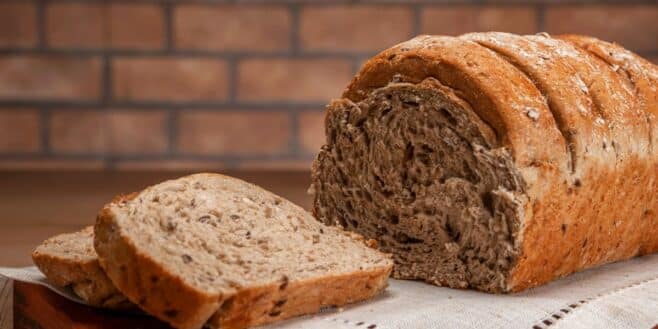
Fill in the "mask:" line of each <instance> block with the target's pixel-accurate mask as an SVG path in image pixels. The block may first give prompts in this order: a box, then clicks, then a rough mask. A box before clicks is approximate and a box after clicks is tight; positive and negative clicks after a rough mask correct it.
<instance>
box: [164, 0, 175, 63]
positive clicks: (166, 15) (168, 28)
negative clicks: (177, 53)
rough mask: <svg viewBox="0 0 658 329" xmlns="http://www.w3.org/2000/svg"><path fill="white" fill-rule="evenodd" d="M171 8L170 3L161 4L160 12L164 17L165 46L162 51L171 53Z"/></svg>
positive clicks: (172, 25)
mask: <svg viewBox="0 0 658 329" xmlns="http://www.w3.org/2000/svg"><path fill="white" fill-rule="evenodd" d="M173 6H174V4H173V3H171V2H164V3H163V4H162V11H163V16H164V26H165V30H164V34H165V35H164V37H165V40H164V41H165V44H164V49H165V50H166V51H171V50H173V49H174V48H175V45H174V22H173Z"/></svg>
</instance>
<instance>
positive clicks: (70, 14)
mask: <svg viewBox="0 0 658 329" xmlns="http://www.w3.org/2000/svg"><path fill="white" fill-rule="evenodd" d="M106 15H107V13H106V10H105V7H104V6H103V5H101V4H90V3H76V2H70V3H69V2H66V3H53V4H50V5H48V6H47V7H46V40H47V42H48V44H49V45H50V46H54V47H93V48H95V47H102V46H104V45H105V40H106V36H107V35H106V33H105V29H104V20H105V17H106Z"/></svg>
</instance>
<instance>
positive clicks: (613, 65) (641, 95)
mask: <svg viewBox="0 0 658 329" xmlns="http://www.w3.org/2000/svg"><path fill="white" fill-rule="evenodd" d="M557 38H559V39H562V40H566V41H568V42H571V43H572V44H574V45H576V46H577V47H579V48H581V49H583V50H585V51H587V52H589V53H590V54H592V55H593V56H596V57H598V58H599V59H601V60H602V61H604V62H605V63H607V64H608V65H609V66H610V69H611V70H612V71H614V72H615V73H616V74H617V75H618V76H619V77H620V79H627V80H628V84H629V85H630V87H631V88H632V89H633V91H634V92H635V96H636V102H635V105H636V107H637V108H638V109H639V111H641V112H642V113H643V114H644V117H645V118H646V121H647V124H648V126H649V131H648V133H649V141H650V143H649V147H648V152H649V156H653V168H651V167H649V168H648V169H649V170H650V171H653V172H654V173H655V172H658V67H656V65H654V64H653V63H651V62H649V61H647V60H645V59H644V58H641V57H640V56H638V55H636V54H634V53H632V52H630V51H628V50H626V49H624V48H623V47H621V46H619V45H616V44H612V43H609V42H605V41H602V40H599V39H596V38H593V37H588V36H583V35H562V36H557ZM650 178H651V180H649V181H648V182H646V184H647V186H648V188H647V189H646V191H642V193H643V194H645V195H646V197H648V198H649V200H647V202H646V203H645V205H647V206H646V207H645V209H644V213H643V216H644V217H645V218H646V220H644V221H642V222H641V224H644V225H642V226H641V227H637V228H636V230H637V231H639V232H644V233H643V235H644V238H645V241H644V242H643V243H642V249H641V250H640V253H642V254H648V253H652V252H655V251H656V250H658V240H656V239H652V237H655V236H658V216H656V214H658V193H655V192H654V193H648V192H650V191H656V190H657V189H658V186H657V184H658V181H657V179H658V177H655V176H651V177H650ZM652 205H653V206H652ZM652 240H653V241H652Z"/></svg>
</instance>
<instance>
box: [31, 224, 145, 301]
mask: <svg viewBox="0 0 658 329" xmlns="http://www.w3.org/2000/svg"><path fill="white" fill-rule="evenodd" d="M32 260H33V261H34V264H35V265H36V266H37V267H38V268H39V270H41V272H43V274H44V275H45V276H46V278H47V279H48V281H49V282H50V283H52V284H53V285H55V286H59V287H71V289H72V290H73V292H74V293H75V294H76V295H77V296H78V297H80V298H81V299H82V300H83V301H84V302H86V303H87V304H89V305H91V306H95V307H102V308H108V309H117V310H133V311H136V310H138V308H137V306H136V305H135V304H133V303H131V302H130V301H129V300H128V299H127V298H126V297H125V296H124V295H123V294H122V293H121V292H119V290H117V289H116V287H114V285H113V284H112V281H110V279H109V278H108V277H107V275H105V272H103V269H101V267H100V264H99V263H98V256H97V255H96V251H94V227H93V226H88V227H86V228H84V229H82V230H80V231H78V232H74V233H66V234H60V235H57V236H54V237H52V238H50V239H47V240H46V241H44V242H43V243H42V244H40V245H39V246H38V247H37V248H36V249H35V250H34V252H33V253H32Z"/></svg>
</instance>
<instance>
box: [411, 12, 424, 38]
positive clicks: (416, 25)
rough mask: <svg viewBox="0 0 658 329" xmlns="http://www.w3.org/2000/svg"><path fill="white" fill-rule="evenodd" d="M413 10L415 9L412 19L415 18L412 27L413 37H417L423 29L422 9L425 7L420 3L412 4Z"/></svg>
mask: <svg viewBox="0 0 658 329" xmlns="http://www.w3.org/2000/svg"><path fill="white" fill-rule="evenodd" d="M411 10H412V11H413V14H412V17H413V18H412V19H413V21H412V22H413V26H412V27H411V37H412V38H413V37H415V36H417V35H419V34H420V31H421V26H422V23H423V22H422V11H423V7H422V6H420V5H418V4H413V5H412V6H411Z"/></svg>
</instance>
